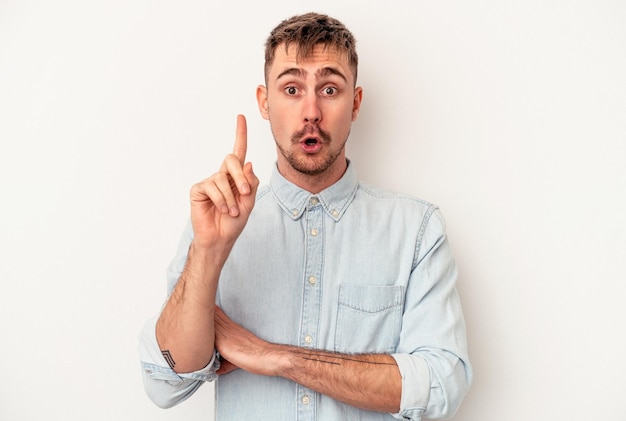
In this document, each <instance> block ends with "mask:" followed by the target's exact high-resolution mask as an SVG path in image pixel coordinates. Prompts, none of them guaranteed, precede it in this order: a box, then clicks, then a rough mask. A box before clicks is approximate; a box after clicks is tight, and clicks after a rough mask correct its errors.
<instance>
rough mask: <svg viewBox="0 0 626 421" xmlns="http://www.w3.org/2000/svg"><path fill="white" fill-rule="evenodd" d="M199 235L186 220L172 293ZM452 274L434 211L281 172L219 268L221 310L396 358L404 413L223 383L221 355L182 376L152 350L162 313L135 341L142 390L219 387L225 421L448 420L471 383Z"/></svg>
mask: <svg viewBox="0 0 626 421" xmlns="http://www.w3.org/2000/svg"><path fill="white" fill-rule="evenodd" d="M192 238H193V232H192V229H191V226H190V225H188V227H187V229H186V231H185V233H184V234H183V238H182V241H181V243H180V246H179V249H178V253H177V255H176V257H175V259H174V260H173V262H172V263H171V265H170V267H169V268H168V272H167V277H168V292H169V293H171V291H172V289H173V288H174V286H175V284H176V282H177V280H178V278H179V276H180V274H181V272H182V270H183V267H184V265H185V260H186V258H187V250H188V248H189V244H190V242H191V240H192ZM456 277H457V270H456V265H455V263H454V259H453V257H452V254H451V252H450V247H449V244H448V241H447V239H446V234H445V223H444V220H443V218H442V216H441V214H440V212H439V210H438V209H437V207H436V206H433V205H431V204H429V203H426V202H423V201H421V200H418V199H415V198H412V197H408V196H403V195H398V194H394V193H390V192H387V191H384V190H381V189H377V188H374V187H371V186H367V185H363V184H360V183H359V182H358V181H357V178H356V174H355V172H354V170H353V168H352V167H351V166H348V170H347V171H346V173H345V174H344V176H343V177H342V178H341V180H340V181H338V182H337V183H336V184H334V185H333V186H331V187H329V188H328V189H326V190H324V191H322V192H321V193H319V194H316V195H312V194H311V193H309V192H307V191H305V190H302V189H300V188H298V187H296V186H295V185H293V184H291V183H290V182H288V181H287V180H285V179H284V178H283V177H282V176H281V175H280V174H279V172H278V171H277V170H275V171H274V173H273V175H272V178H271V181H270V185H269V186H266V187H263V188H260V189H259V191H258V192H257V201H256V205H255V208H254V210H253V212H252V214H251V215H250V219H249V221H248V224H247V225H246V227H245V229H244V231H243V232H242V234H241V236H240V237H239V239H238V240H237V243H236V244H235V246H234V248H233V250H232V252H231V254H230V256H229V258H228V260H227V262H226V265H225V267H224V269H223V270H222V273H221V277H220V283H219V287H218V294H217V301H218V304H219V305H220V306H221V307H222V309H223V310H224V311H225V312H226V313H227V314H228V315H229V316H230V317H231V318H232V319H233V320H234V321H235V322H237V323H239V324H241V325H242V326H243V327H245V328H246V329H248V330H250V331H251V332H252V333H254V334H255V335H257V336H259V337H261V338H263V339H265V340H267V341H270V342H274V343H280V344H289V345H296V346H300V347H304V348H315V349H324V350H329V351H336V352H340V353H351V354H359V353H386V354H391V355H392V356H393V357H394V358H395V360H396V362H397V363H398V367H399V370H400V373H401V375H402V398H401V408H400V412H399V413H398V414H387V413H377V412H369V411H365V410H361V409H358V408H355V407H351V406H348V405H346V404H343V403H341V402H338V401H336V400H334V399H332V398H329V397H327V396H324V395H321V394H319V393H316V392H314V391H313V390H310V389H308V388H306V387H303V386H301V385H298V384H296V383H293V382H291V381H289V380H286V379H283V378H279V377H264V376H258V375H254V374H250V373H247V372H245V371H243V370H236V371H234V372H232V373H230V374H228V375H225V376H220V377H219V379H217V375H216V374H215V370H216V368H217V367H218V366H219V362H217V359H216V358H215V357H214V359H213V361H212V362H211V363H209V365H208V366H207V367H206V368H204V369H203V370H200V371H197V372H194V373H188V374H177V373H175V372H174V371H172V370H171V369H170V368H169V367H168V365H167V363H166V362H165V360H164V359H163V356H162V355H161V352H160V350H159V348H158V345H157V342H156V338H155V324H156V318H154V319H152V320H150V321H149V322H148V323H146V325H145V326H144V328H143V330H142V331H141V333H140V358H141V361H142V367H143V377H144V384H145V388H146V391H147V393H148V395H149V396H150V398H151V399H152V400H153V401H154V402H155V403H156V404H157V405H159V406H162V407H169V406H172V405H175V404H177V403H179V402H181V401H183V400H185V399H186V398H187V397H189V396H190V395H191V394H192V393H193V392H195V390H197V388H198V387H200V385H201V384H202V383H203V382H205V381H212V380H216V379H217V383H216V399H217V401H216V419H217V420H218V421H223V420H269V421H281V420H285V421H287V420H288V421H293V420H323V421H328V420H342V421H346V420H390V419H410V420H420V419H421V417H426V418H440V417H449V416H451V415H453V414H454V412H455V411H456V409H457V408H458V406H459V404H460V402H461V400H462V398H463V396H464V395H465V393H466V391H467V389H468V388H469V385H470V383H471V377H472V371H471V367H470V364H469V360H468V355H467V345H466V335H465V324H464V320H463V315H462V311H461V305H460V302H459V298H458V295H457V292H456V289H455V282H456Z"/></svg>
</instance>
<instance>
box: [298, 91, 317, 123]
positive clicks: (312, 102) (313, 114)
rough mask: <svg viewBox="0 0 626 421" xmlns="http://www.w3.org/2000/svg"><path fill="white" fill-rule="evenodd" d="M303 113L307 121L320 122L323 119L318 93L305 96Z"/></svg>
mask: <svg viewBox="0 0 626 421" xmlns="http://www.w3.org/2000/svg"><path fill="white" fill-rule="evenodd" d="M302 113H303V117H304V121H305V122H306V123H319V121H320V120H321V119H322V110H321V109H320V106H319V98H318V97H317V95H315V94H314V93H310V94H308V95H307V96H306V97H305V98H304V104H303V110H302Z"/></svg>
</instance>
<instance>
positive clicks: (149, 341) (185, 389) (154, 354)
mask: <svg viewBox="0 0 626 421" xmlns="http://www.w3.org/2000/svg"><path fill="white" fill-rule="evenodd" d="M157 319H158V317H155V318H153V319H150V320H148V322H146V324H145V325H144V326H143V328H142V330H141V332H140V333H139V358H140V361H141V369H142V376H143V384H144V388H145V390H146V393H147V395H148V397H149V398H150V399H151V400H152V401H153V402H154V403H155V404H156V405H157V406H159V407H161V408H170V407H172V406H174V405H177V404H179V403H181V402H183V401H184V400H186V399H187V398H188V397H189V396H191V395H192V394H193V393H194V392H195V391H196V390H198V388H199V387H200V386H202V384H203V383H204V382H206V381H213V380H215V379H216V378H217V374H216V371H217V370H218V369H219V360H218V358H217V354H216V352H214V353H213V357H212V358H211V361H210V362H209V363H208V364H207V365H206V367H204V368H203V369H201V370H198V371H194V372H191V373H176V372H175V371H174V370H172V369H171V368H170V367H169V365H168V364H167V362H166V361H165V358H164V357H163V355H162V354H161V350H160V349H159V345H158V343H157V341H156V322H157Z"/></svg>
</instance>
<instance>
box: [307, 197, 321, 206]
mask: <svg viewBox="0 0 626 421" xmlns="http://www.w3.org/2000/svg"><path fill="white" fill-rule="evenodd" d="M319 202H320V201H319V200H317V197H312V198H311V200H309V203H310V204H312V205H317V204H318V203H319Z"/></svg>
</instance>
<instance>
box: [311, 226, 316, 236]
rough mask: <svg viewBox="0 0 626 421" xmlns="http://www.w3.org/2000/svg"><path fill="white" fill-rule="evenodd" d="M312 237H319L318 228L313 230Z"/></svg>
mask: <svg viewBox="0 0 626 421" xmlns="http://www.w3.org/2000/svg"><path fill="white" fill-rule="evenodd" d="M311 235H312V236H313V237H317V228H313V229H312V230H311Z"/></svg>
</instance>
